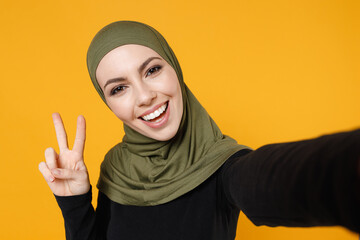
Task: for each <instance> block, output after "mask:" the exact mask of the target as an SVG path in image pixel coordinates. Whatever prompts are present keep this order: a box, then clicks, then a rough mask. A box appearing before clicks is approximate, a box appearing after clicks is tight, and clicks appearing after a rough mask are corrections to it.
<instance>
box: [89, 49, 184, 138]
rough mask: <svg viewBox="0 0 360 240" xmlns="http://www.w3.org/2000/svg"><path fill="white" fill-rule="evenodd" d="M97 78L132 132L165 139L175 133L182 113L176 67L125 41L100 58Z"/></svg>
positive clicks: (106, 96)
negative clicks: (125, 43)
mask: <svg viewBox="0 0 360 240" xmlns="http://www.w3.org/2000/svg"><path fill="white" fill-rule="evenodd" d="M96 78H97V81H98V83H99V85H100V87H101V89H102V90H103V92H104V95H105V100H106V103H107V105H108V106H109V107H110V109H111V110H112V111H113V113H115V115H116V116H117V117H118V118H119V119H120V120H121V121H123V122H124V123H125V124H126V125H128V126H129V127H131V128H132V129H134V130H135V131H137V132H139V133H141V134H143V135H145V136H147V137H150V138H153V139H156V140H159V141H166V140H169V139H171V138H172V137H174V136H175V134H176V132H177V130H178V128H179V125H180V121H181V117H182V114H183V102H182V94H181V88H180V84H179V81H178V78H177V75H176V72H175V70H174V69H173V68H172V67H171V66H170V65H169V64H168V63H167V62H166V61H165V60H164V59H163V58H162V57H161V56H160V55H159V54H158V53H156V52H155V51H154V50H152V49H150V48H148V47H144V46H141V45H135V44H128V45H123V46H120V47H118V48H115V49H113V50H112V51H110V52H109V53H108V54H106V55H105V56H104V58H103V59H102V60H101V61H100V63H99V66H98V68H97V70H96Z"/></svg>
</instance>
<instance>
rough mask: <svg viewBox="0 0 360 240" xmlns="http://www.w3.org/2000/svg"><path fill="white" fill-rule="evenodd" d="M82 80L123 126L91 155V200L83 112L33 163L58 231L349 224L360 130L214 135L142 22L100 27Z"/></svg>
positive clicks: (112, 234)
mask: <svg viewBox="0 0 360 240" xmlns="http://www.w3.org/2000/svg"><path fill="white" fill-rule="evenodd" d="M87 63H88V70H89V74H90V77H91V80H92V82H93V84H94V86H95V88H96V90H97V91H98V93H99V94H100V96H101V98H102V99H103V101H104V102H105V103H106V104H107V106H108V107H109V108H110V109H111V111H112V112H114V114H115V115H116V116H117V117H118V118H119V119H120V120H121V121H123V123H124V129H125V136H124V137H123V140H122V142H121V143H119V144H118V145H116V146H114V147H113V148H112V149H110V151H109V152H108V153H107V154H106V156H105V159H104V161H103V163H102V164H101V173H100V178H99V181H98V184H97V187H98V188H99V196H98V204H97V209H96V211H94V209H93V207H92V205H91V196H92V193H91V186H90V182H89V178H88V173H87V170H86V167H85V164H84V160H83V149H84V142H85V119H84V118H83V117H82V116H80V117H79V118H78V123H77V132H76V138H75V144H74V147H73V149H72V150H69V149H68V145H67V141H66V132H65V130H64V127H63V124H62V121H61V118H60V115H59V114H53V119H54V125H55V129H56V135H57V139H58V143H59V148H60V153H59V154H57V153H56V152H55V151H54V150H53V149H52V148H48V149H47V150H46V151H45V157H46V163H45V162H42V163H40V165H39V168H40V171H41V172H42V174H43V175H44V178H45V180H46V181H47V182H48V184H49V187H50V188H51V190H52V191H53V193H54V194H55V197H56V200H57V201H58V204H59V206H60V208H61V210H62V213H63V216H64V219H65V228H66V236H67V239H156V240H160V239H186V240H191V239H196V240H199V239H207V240H209V239H234V238H235V232H236V225H237V219H238V215H239V212H240V210H241V211H243V212H244V213H245V214H246V215H247V216H248V217H249V219H250V220H251V221H253V223H254V224H256V225H268V226H279V225H281V226H317V225H328V226H330V225H342V226H345V227H347V228H348V229H350V230H352V231H357V232H360V204H359V203H360V185H359V183H360V177H359V175H360V164H359V162H360V131H359V130H357V131H351V132H343V133H337V134H333V135H327V136H322V137H320V138H316V139H311V140H306V141H299V142H291V143H282V144H271V145H266V146H263V147H261V148H259V149H257V150H256V151H252V150H251V149H250V148H248V147H246V146H243V145H239V144H237V143H236V141H235V140H233V139H232V138H230V137H228V136H225V135H223V134H222V133H221V131H220V130H219V128H218V127H217V125H216V124H215V122H214V121H213V120H212V119H211V117H210V116H209V115H208V114H207V112H206V111H205V109H204V108H203V107H202V106H201V105H200V103H199V102H198V101H197V100H196V98H195V97H194V95H193V94H192V93H191V91H190V90H189V89H188V88H187V86H186V84H185V83H184V81H183V78H182V73H181V69H180V65H179V63H178V61H177V59H176V57H175V54H174V53H173V51H172V50H171V48H170V47H169V45H168V44H167V42H166V41H165V39H164V38H163V37H162V36H161V35H160V34H159V33H158V32H157V31H156V30H155V29H153V28H152V27H150V26H147V25H145V24H142V23H138V22H131V21H121V22H115V23H112V24H110V25H108V26H106V27H105V28H103V29H102V30H101V31H100V32H99V33H98V34H97V35H96V36H95V38H94V39H93V41H92V43H91V45H90V47H89V50H88V56H87Z"/></svg>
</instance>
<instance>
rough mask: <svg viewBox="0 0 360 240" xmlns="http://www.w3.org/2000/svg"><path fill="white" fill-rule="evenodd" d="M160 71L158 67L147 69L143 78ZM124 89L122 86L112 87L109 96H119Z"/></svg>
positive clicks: (160, 67)
mask: <svg viewBox="0 0 360 240" xmlns="http://www.w3.org/2000/svg"><path fill="white" fill-rule="evenodd" d="M161 69H162V66H160V65H156V66H153V67H151V68H149V69H148V70H147V71H146V73H145V77H149V76H151V75H153V74H156V73H158V72H159V71H160V70H161ZM125 89H126V86H124V85H119V86H116V87H114V88H113V89H111V91H110V96H113V95H115V94H119V93H121V92H123V91H125Z"/></svg>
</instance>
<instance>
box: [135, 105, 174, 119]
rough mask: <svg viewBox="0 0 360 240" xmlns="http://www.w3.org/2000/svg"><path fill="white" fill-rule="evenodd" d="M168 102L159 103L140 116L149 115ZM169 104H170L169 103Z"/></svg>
mask: <svg viewBox="0 0 360 240" xmlns="http://www.w3.org/2000/svg"><path fill="white" fill-rule="evenodd" d="M166 102H167V101H166ZM166 102H163V103H160V104H158V105H155V106H154V107H153V108H151V109H150V110H148V111H146V112H144V113H143V114H141V115H140V116H139V117H140V118H141V117H143V116H146V115H148V114H150V113H153V112H155V110H157V109H159V107H161V106H162V105H164V104H165V103H166ZM168 105H169V104H168Z"/></svg>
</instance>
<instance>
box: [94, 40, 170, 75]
mask: <svg viewBox="0 0 360 240" xmlns="http://www.w3.org/2000/svg"><path fill="white" fill-rule="evenodd" d="M149 57H159V58H161V59H162V57H161V56H160V55H159V54H158V53H157V52H155V51H154V50H152V49H151V48H149V47H145V46H142V45H137V44H126V45H123V46H120V47H117V48H114V49H113V50H111V51H110V52H108V53H107V54H106V55H105V56H104V57H103V58H102V59H101V61H100V63H99V65H98V67H97V69H96V78H97V79H98V81H100V80H101V79H102V78H104V77H110V76H113V75H114V74H117V73H118V72H119V71H122V70H128V69H132V68H137V67H138V66H139V65H140V64H142V63H143V62H144V61H145V60H146V59H148V58H149ZM162 60H163V59H162Z"/></svg>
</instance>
